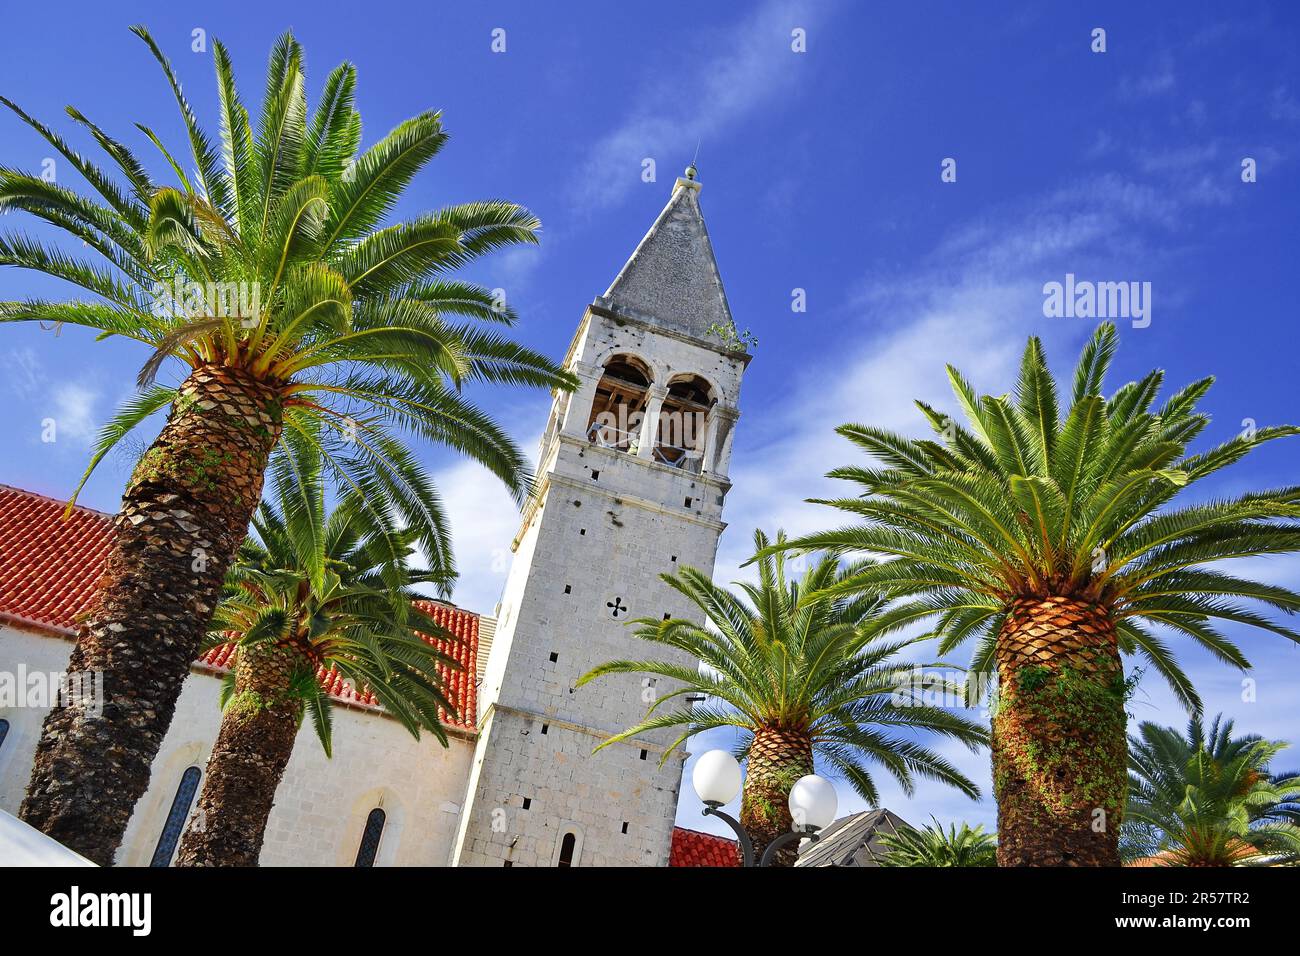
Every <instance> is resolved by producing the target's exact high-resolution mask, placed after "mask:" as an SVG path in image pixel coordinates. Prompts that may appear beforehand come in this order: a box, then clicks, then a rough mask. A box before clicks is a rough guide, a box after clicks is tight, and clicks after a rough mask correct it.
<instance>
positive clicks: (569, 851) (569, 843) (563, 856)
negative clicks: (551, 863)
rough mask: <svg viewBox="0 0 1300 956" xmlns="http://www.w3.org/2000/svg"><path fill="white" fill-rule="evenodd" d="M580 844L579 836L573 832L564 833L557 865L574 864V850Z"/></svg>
mask: <svg viewBox="0 0 1300 956" xmlns="http://www.w3.org/2000/svg"><path fill="white" fill-rule="evenodd" d="M577 845H578V838H577V836H575V835H574V834H572V833H566V834H564V839H563V840H562V841H561V842H560V859H559V862H557V863H556V864H555V865H556V866H573V851H574V848H576V847H577Z"/></svg>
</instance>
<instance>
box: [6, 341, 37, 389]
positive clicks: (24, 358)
mask: <svg viewBox="0 0 1300 956" xmlns="http://www.w3.org/2000/svg"><path fill="white" fill-rule="evenodd" d="M7 364H8V370H9V376H8V381H9V387H10V388H11V389H12V390H13V391H14V393H15V394H17V395H20V396H22V397H29V396H31V395H32V394H33V393H34V392H35V391H36V390H37V388H38V387H39V386H40V384H41V382H43V381H44V379H45V376H44V373H43V369H42V366H41V360H40V359H39V358H37V356H36V350H35V349H33V348H30V347H24V348H18V349H13V350H12V351H10V353H9V360H8V363H7Z"/></svg>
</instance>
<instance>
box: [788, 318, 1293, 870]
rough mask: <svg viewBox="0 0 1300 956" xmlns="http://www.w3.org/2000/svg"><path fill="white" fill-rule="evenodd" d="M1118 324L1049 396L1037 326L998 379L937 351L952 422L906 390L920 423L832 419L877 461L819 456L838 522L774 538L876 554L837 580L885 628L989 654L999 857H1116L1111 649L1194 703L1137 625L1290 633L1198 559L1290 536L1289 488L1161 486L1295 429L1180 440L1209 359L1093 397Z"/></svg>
mask: <svg viewBox="0 0 1300 956" xmlns="http://www.w3.org/2000/svg"><path fill="white" fill-rule="evenodd" d="M1116 343H1117V334H1116V332H1115V328H1114V326H1113V325H1111V324H1109V323H1107V324H1103V325H1101V326H1099V327H1098V329H1097V331H1096V333H1095V334H1094V335H1093V336H1092V338H1091V340H1090V341H1089V342H1088V344H1087V346H1086V347H1085V348H1084V350H1083V354H1082V358H1081V359H1080V361H1079V364H1078V367H1077V369H1076V371H1075V373H1074V382H1073V388H1072V393H1071V396H1070V404H1069V407H1068V409H1066V411H1065V413H1064V415H1063V416H1062V414H1061V413H1060V411H1059V406H1058V398H1057V390H1056V385H1055V383H1054V382H1053V380H1052V376H1051V373H1050V372H1049V371H1048V368H1047V363H1046V360H1045V359H1044V356H1043V349H1042V345H1041V343H1040V342H1039V340H1038V339H1037V338H1031V339H1030V340H1029V344H1028V346H1027V347H1026V349H1025V352H1024V358H1023V360H1022V363H1021V369H1020V380H1019V382H1018V384H1017V386H1016V392H1015V396H1014V397H1011V396H1007V395H1002V396H992V395H984V396H981V395H978V394H976V392H975V389H974V388H973V387H972V386H971V385H970V383H969V382H967V380H966V379H965V378H964V377H963V376H962V375H961V373H960V372H958V371H957V370H956V369H955V368H952V367H951V366H949V367H948V376H949V379H950V380H951V383H952V387H953V391H954V392H955V394H956V399H957V404H958V406H959V407H960V408H961V410H962V413H963V415H964V417H965V419H966V424H965V425H962V424H959V423H958V422H957V421H955V420H954V419H953V418H952V417H950V416H949V415H946V414H944V413H943V412H941V411H939V410H937V409H935V408H932V407H931V406H930V405H927V404H925V403H924V402H918V403H917V405H918V407H919V408H920V410H921V412H922V413H923V414H924V415H925V417H926V418H927V419H928V420H929V422H930V424H931V426H932V427H933V428H934V431H935V432H936V434H937V435H938V436H939V440H938V441H932V440H914V439H911V438H908V437H905V436H902V435H899V434H895V433H892V432H889V431H885V430H883V429H880V428H874V427H872V426H869V425H844V426H842V427H841V428H840V429H839V432H840V434H841V435H843V436H845V437H846V438H848V439H849V440H851V441H852V442H853V443H854V444H856V445H858V446H859V447H860V448H861V449H863V450H864V451H866V452H868V453H869V454H871V455H872V456H874V457H875V458H876V459H878V461H879V463H880V465H882V466H883V467H875V466H873V467H860V466H854V467H847V468H840V469H837V470H835V471H833V472H831V476H832V477H836V478H842V479H845V480H848V481H850V482H851V483H853V485H855V486H856V491H857V493H856V494H854V495H853V496H852V497H845V498H840V499H836V500H831V501H822V502H820V503H822V504H826V505H829V506H831V507H833V508H835V509H837V510H839V511H842V512H844V513H845V514H847V515H848V516H850V519H851V520H850V523H849V524H848V525H846V526H844V527H841V528H839V529H837V530H832V531H828V532H825V533H819V534H811V535H808V536H806V537H804V538H801V539H799V540H797V541H793V542H790V543H789V544H788V546H789V547H796V548H800V549H805V550H816V549H829V550H830V551H832V552H833V553H837V554H851V553H870V554H874V555H883V556H885V557H887V558H888V560H885V561H882V562H881V563H879V564H874V565H870V566H868V567H866V568H863V569H862V570H860V571H859V572H858V573H857V574H855V575H854V576H853V577H851V578H849V579H847V580H845V581H843V582H841V583H840V584H838V585H837V586H836V589H835V593H854V592H862V593H873V594H874V593H878V592H883V593H887V594H889V595H890V596H891V597H892V598H895V599H898V603H897V605H896V606H895V607H893V608H891V610H890V611H889V612H887V613H886V615H885V616H884V620H883V621H882V624H881V626H882V628H883V629H884V631H885V632H888V631H889V630H891V629H894V628H903V627H908V626H910V625H913V624H915V623H916V622H918V621H923V620H928V619H937V621H936V626H935V628H934V631H935V633H936V634H937V635H939V636H941V643H940V645H939V649H940V652H941V654H947V653H948V652H949V651H951V650H952V649H953V648H956V647H957V646H959V645H961V644H963V643H965V642H967V641H974V642H975V644H976V650H975V653H974V660H973V663H972V665H971V668H970V673H971V677H972V678H976V679H981V678H984V677H985V676H986V675H988V674H990V673H992V672H996V675H997V702H996V710H995V713H994V717H993V728H992V729H993V780H994V788H995V791H996V795H997V801H998V861H999V863H1000V865H1002V866H1034V865H1075V866H1095V865H1110V866H1115V865H1118V864H1119V850H1118V836H1119V822H1120V819H1121V817H1122V815H1123V810H1124V795H1125V789H1126V784H1127V780H1126V778H1125V774H1124V768H1125V749H1126V748H1125V730H1126V716H1125V711H1124V705H1125V698H1126V695H1127V694H1128V692H1129V691H1130V690H1131V684H1132V681H1131V680H1126V678H1125V676H1124V670H1123V665H1122V661H1121V655H1122V654H1133V655H1137V656H1138V657H1139V658H1141V659H1142V660H1144V661H1145V662H1147V663H1148V664H1149V665H1150V666H1151V667H1153V668H1154V669H1155V670H1157V671H1158V672H1159V673H1160V674H1162V675H1163V676H1164V678H1165V679H1166V680H1168V682H1169V683H1170V685H1171V686H1172V687H1173V689H1174V692H1175V693H1176V694H1177V695H1178V696H1179V697H1180V698H1181V700H1182V701H1183V702H1184V704H1185V705H1186V706H1188V708H1189V709H1192V710H1198V709H1199V706H1200V704H1199V700H1198V698H1197V695H1196V691H1195V690H1194V689H1193V687H1192V685H1191V682H1190V681H1189V680H1188V678H1187V676H1186V674H1184V673H1183V671H1182V669H1181V668H1180V667H1179V666H1178V664H1177V662H1176V661H1175V659H1174V656H1173V654H1172V652H1171V650H1170V648H1169V647H1168V645H1167V644H1166V643H1165V642H1164V641H1163V640H1162V638H1161V636H1160V635H1159V634H1157V633H1155V632H1154V631H1153V629H1152V625H1160V626H1162V627H1163V628H1164V629H1166V630H1168V631H1170V632H1172V633H1174V634H1176V635H1179V636H1182V637H1185V638H1190V639H1191V640H1192V641H1193V642H1194V643H1196V644H1197V645H1199V646H1201V647H1204V648H1206V649H1208V650H1209V651H1210V652H1211V653H1212V654H1214V655H1215V656H1216V657H1218V658H1219V659H1220V660H1223V661H1226V662H1228V663H1231V664H1235V665H1237V666H1238V667H1242V668H1245V667H1247V666H1248V663H1247V661H1246V658H1245V657H1244V656H1243V655H1242V653H1241V651H1240V650H1238V648H1237V647H1236V646H1235V645H1234V644H1233V643H1232V642H1231V641H1229V640H1228V639H1227V638H1225V637H1224V636H1223V634H1221V633H1220V632H1219V630H1218V629H1216V627H1215V624H1214V622H1216V621H1227V622H1230V623H1234V624H1248V625H1252V626H1254V627H1258V628H1261V629H1264V630H1268V631H1272V632H1274V633H1277V634H1281V635H1283V636H1285V637H1287V638H1290V639H1291V640H1293V641H1294V640H1300V635H1297V634H1296V632H1295V631H1293V630H1291V629H1289V628H1286V627H1283V626H1281V625H1279V624H1277V623H1275V622H1274V621H1272V620H1270V619H1269V618H1268V617H1266V616H1264V615H1263V614H1260V613H1258V612H1257V611H1255V610H1252V609H1250V608H1249V607H1246V606H1243V605H1242V604H1241V603H1239V600H1238V599H1249V600H1253V601H1257V602H1260V603H1261V604H1264V605H1268V606H1270V607H1272V608H1277V609H1280V610H1283V611H1285V612H1287V613H1288V614H1289V613H1293V612H1294V611H1295V610H1296V609H1297V608H1298V607H1300V595H1297V594H1296V593H1295V592H1293V591H1291V590H1288V589H1286V588H1282V587H1275V586H1271V585H1267V584H1261V583H1258V582H1255V581H1250V580H1246V579H1243V578H1241V577H1236V576H1233V575H1231V574H1229V573H1226V572H1224V571H1219V570H1215V569H1212V568H1210V567H1208V566H1207V565H1210V564H1212V563H1213V562H1215V561H1218V560H1220V559H1228V558H1238V557H1245V556H1249V555H1259V554H1279V553H1285V552H1291V551H1295V550H1297V549H1300V524H1296V523H1295V522H1294V520H1289V521H1288V520H1284V519H1294V518H1295V517H1296V516H1297V515H1298V514H1300V506H1297V504H1296V502H1297V500H1300V488H1297V487H1291V488H1283V489H1280V490H1276V491H1259V492H1252V493H1248V494H1243V495H1239V496H1237V497H1235V498H1228V499H1223V500H1208V499H1207V500H1202V501H1198V502H1195V503H1191V504H1186V505H1182V506H1175V507H1171V508H1166V507H1165V506H1166V505H1169V504H1170V502H1171V501H1173V499H1174V498H1175V497H1176V496H1177V495H1178V493H1179V492H1180V491H1182V490H1183V489H1185V488H1188V487H1190V486H1192V485H1194V484H1196V483H1198V482H1201V481H1204V480H1205V479H1207V478H1209V477H1210V476H1212V475H1214V474H1216V473H1218V472H1219V471H1220V470H1221V469H1223V468H1225V467H1227V466H1228V465H1230V464H1232V463H1233V462H1236V461H1238V460H1240V459H1241V458H1242V457H1243V456H1245V455H1246V454H1247V453H1248V452H1250V451H1251V450H1252V449H1253V448H1256V447H1257V446H1259V445H1261V444H1263V443H1264V442H1267V441H1271V440H1272V439H1275V438H1279V437H1282V436H1284V435H1294V434H1296V433H1297V429H1296V428H1293V427H1290V426H1276V427H1267V428H1260V429H1257V430H1250V431H1247V432H1244V433H1242V434H1240V435H1237V436H1236V437H1234V438H1232V439H1231V440H1229V441H1227V442H1224V443H1223V444H1221V445H1218V446H1217V447H1214V448H1211V449H1209V450H1208V451H1204V452H1200V453H1198V454H1189V453H1188V450H1187V449H1188V445H1189V443H1190V442H1191V441H1192V440H1193V439H1194V438H1195V437H1196V436H1197V435H1198V434H1200V432H1201V431H1202V430H1203V429H1204V428H1205V427H1206V425H1207V424H1208V423H1209V418H1208V416H1206V415H1205V414H1203V413H1200V412H1198V411H1197V410H1196V405H1197V402H1198V401H1200V399H1201V398H1202V397H1203V396H1204V395H1205V393H1206V391H1207V390H1208V389H1209V387H1210V385H1211V383H1212V381H1213V380H1212V379H1209V378H1206V379H1202V380H1201V381H1198V382H1194V383H1193V384H1191V385H1188V386H1187V387H1186V388H1183V389H1181V390H1180V391H1178V392H1176V393H1175V394H1174V395H1173V396H1172V397H1170V398H1169V399H1168V400H1167V401H1166V402H1164V404H1163V405H1161V406H1159V407H1158V408H1156V410H1155V411H1152V408H1153V403H1154V402H1155V400H1156V396H1157V393H1158V391H1159V389H1160V385H1161V382H1162V378H1163V373H1162V372H1160V371H1159V370H1156V371H1153V372H1151V373H1150V374H1148V375H1147V376H1145V377H1144V378H1143V379H1141V380H1140V381H1137V382H1130V383H1128V384H1126V385H1124V386H1123V387H1122V388H1120V389H1118V390H1117V391H1115V392H1114V393H1113V394H1111V395H1110V397H1108V398H1107V397H1104V396H1103V394H1102V381H1103V378H1104V376H1105V373H1106V370H1107V367H1108V366H1109V364H1110V361H1111V358H1112V356H1113V354H1114V351H1115V347H1116ZM971 683H972V681H970V680H968V686H969V685H970V684H971Z"/></svg>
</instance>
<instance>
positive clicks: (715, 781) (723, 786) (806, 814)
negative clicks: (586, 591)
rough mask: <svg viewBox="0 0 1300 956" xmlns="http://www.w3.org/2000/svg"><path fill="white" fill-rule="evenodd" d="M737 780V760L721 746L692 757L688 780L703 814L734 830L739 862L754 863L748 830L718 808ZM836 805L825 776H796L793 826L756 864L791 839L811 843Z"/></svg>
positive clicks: (829, 820) (736, 788)
mask: <svg viewBox="0 0 1300 956" xmlns="http://www.w3.org/2000/svg"><path fill="white" fill-rule="evenodd" d="M741 783H742V776H741V772H740V763H739V762H738V761H737V760H736V758H735V757H733V756H732V755H731V754H729V753H727V752H726V751H725V750H710V751H708V752H707V753H704V754H701V755H700V759H699V760H697V761H695V769H694V770H692V771H691V784H692V785H693V786H694V787H695V793H696V794H697V795H698V796H699V798H700V800H701V801H703V803H704V815H705V816H706V817H717V818H718V819H719V820H723V821H724V822H726V824H727V825H728V826H730V827H731V829H733V830H735V831H736V839H737V840H739V841H740V852H741V856H742V857H743V859H744V864H743V865H744V866H754V865H755V864H754V844H753V843H752V842H751V841H750V839H749V834H748V833H746V832H745V828H744V827H742V826H741V825H740V821H739V820H737V819H736V818H735V817H733V816H731V815H730V814H728V813H723V812H722V807H724V806H726V805H727V804H728V803H730V802H731V801H732V800H735V799H736V796H737V795H738V794H739V793H740V787H741ZM838 807H839V800H838V798H837V797H836V796H835V788H834V787H833V786H831V783H830V781H829V780H826V779H824V778H822V777H819V776H817V775H816V774H815V773H810V774H808V775H807V776H804V777H800V778H799V779H798V780H797V781H795V785H794V786H793V787H791V788H790V816H792V817H793V818H794V821H795V825H794V829H793V830H791V831H790V832H789V833H783V834H781V835H780V836H779V837H777V838H776V839H775V840H773V841H772V842H771V843H769V844H768V846H767V849H766V850H764V851H763V858H762V860H760V861H759V863H758V865H759V866H771V865H772V860H774V859H775V858H776V851H777V850H779V849H781V847H783V846H785V845H786V844H787V843H789V842H791V841H792V840H808V841H810V842H814V843H815V842H816V841H817V840H818V839H819V837H818V833H817V831H818V830H822V829H824V828H826V827H828V826H830V825H831V823H832V822H834V820H835V811H836V810H837V809H838Z"/></svg>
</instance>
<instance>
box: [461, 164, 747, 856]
mask: <svg viewBox="0 0 1300 956" xmlns="http://www.w3.org/2000/svg"><path fill="white" fill-rule="evenodd" d="M699 193H700V183H699V182H698V181H696V178H695V167H694V166H691V167H689V168H688V169H687V171H686V175H685V176H684V177H683V178H679V179H678V180H677V181H676V184H675V185H674V187H673V191H672V195H671V197H670V198H669V200H668V204H667V205H666V206H665V207H664V209H663V211H662V212H661V213H660V214H659V216H658V218H657V219H656V220H655V222H654V225H652V226H651V227H650V231H649V232H647V233H646V235H645V237H644V238H643V239H642V240H641V242H640V243H639V244H638V245H637V247H636V250H635V251H634V252H633V253H632V256H631V258H630V259H628V261H627V264H626V265H624V266H623V268H622V270H621V271H620V272H619V274H618V276H617V277H616V278H615V279H614V282H613V284H612V285H611V286H610V287H609V289H608V291H606V293H605V294H604V295H603V296H599V297H597V298H596V300H595V301H594V302H593V303H592V304H591V305H589V306H588V307H587V309H586V311H585V312H584V314H583V316H582V321H581V322H580V323H579V325H578V331H577V334H576V335H575V336H574V339H573V343H572V345H571V346H570V349H569V354H568V357H567V359H566V367H567V368H568V369H569V370H570V371H572V372H574V373H575V374H576V376H577V377H578V379H579V382H580V385H579V387H578V389H577V390H576V391H575V392H573V393H572V394H559V395H557V396H556V398H555V402H554V404H553V405H552V408H551V415H550V420H549V423H548V425H547V428H546V431H545V433H544V435H543V438H542V444H541V451H540V457H539V464H538V477H537V489H536V492H535V494H534V496H533V498H532V500H531V501H530V502H529V504H528V506H527V508H526V509H525V512H524V516H523V522H522V525H521V527H520V529H519V532H518V534H517V535H516V536H515V540H514V542H513V544H512V550H513V551H514V557H513V560H512V563H511V568H510V572H509V576H508V578H507V581H506V587H505V591H504V593H503V596H502V601H501V605H500V610H499V612H498V625H497V635H496V639H495V641H494V643H493V646H492V650H491V653H490V655H489V658H488V663H487V669H486V673H485V675H484V679H483V685H482V689H481V692H480V695H479V700H480V702H481V714H480V719H479V728H480V730H479V738H478V744H477V749H476V751H475V755H474V763H473V766H472V769H471V772H470V779H469V785H468V789H467V792H466V796H465V802H464V806H463V808H462V810H461V817H460V824H459V829H458V831H457V834H456V839H455V841H454V844H453V848H452V857H451V862H452V863H453V864H454V865H460V866H507V865H509V866H663V865H666V864H667V862H668V850H669V844H670V842H671V839H672V830H673V819H674V816H675V813H676V809H677V793H678V789H679V787H680V785H681V778H682V764H683V761H684V760H685V756H684V754H683V753H682V752H681V751H680V750H679V751H677V752H675V753H674V754H673V756H672V757H670V758H669V759H668V761H667V762H665V763H664V765H663V766H662V767H661V766H660V765H659V762H660V759H661V757H662V756H663V753H664V751H665V750H666V749H667V747H668V745H669V744H671V742H672V740H673V739H674V738H675V734H672V733H669V732H667V731H657V732H654V733H650V734H646V735H644V736H643V737H639V738H637V739H635V740H629V741H625V742H623V743H621V744H617V745H614V746H611V747H608V748H606V749H604V750H602V751H600V753H596V754H593V753H592V751H593V749H594V748H595V747H596V746H597V745H599V744H600V743H602V742H604V741H605V740H607V739H608V738H609V737H611V736H613V735H614V734H616V733H619V732H621V731H622V730H624V729H626V728H627V727H629V726H631V725H632V724H633V723H635V722H637V721H639V720H640V719H641V718H642V717H644V715H645V713H646V710H647V707H648V705H649V702H650V701H652V700H654V699H655V698H657V697H659V696H661V695H663V694H664V693H665V692H667V691H668V690H670V689H673V688H670V687H669V686H668V683H667V682H666V681H664V680H663V679H659V680H658V682H657V684H656V683H654V681H653V680H652V679H649V678H643V677H640V676H638V675H613V676H610V677H606V678H602V679H601V680H599V681H595V682H593V683H592V684H588V685H587V686H585V687H582V688H578V689H575V687H574V684H575V683H576V682H577V679H578V678H579V677H580V676H581V675H582V674H584V673H586V672H587V671H588V670H590V669H591V668H592V667H595V666H596V665H598V664H601V663H604V662H605V661H608V660H613V659H616V658H640V657H649V656H651V655H652V654H653V656H664V651H663V650H662V649H659V648H653V647H651V646H650V645H648V644H645V642H643V641H641V640H639V639H638V638H636V637H635V636H634V634H633V629H632V628H630V627H628V626H627V622H628V621H629V620H632V619H634V618H641V617H650V618H661V617H669V616H672V617H689V616H693V608H692V607H691V606H689V605H688V602H686V601H685V599H684V598H682V597H681V596H680V595H678V594H677V592H675V591H673V590H672V589H671V588H669V587H668V585H666V584H665V583H664V582H663V581H661V580H660V579H659V575H660V574H662V573H664V572H669V571H676V570H677V569H679V568H681V567H684V566H693V567H696V568H699V569H701V570H703V571H707V572H712V570H713V562H714V557H715V555H716V552H717V545H718V536H719V535H720V534H721V533H722V530H723V528H724V527H725V525H724V524H723V522H722V507H723V502H724V500H725V498H726V496H727V492H728V491H729V490H730V488H731V483H730V481H729V480H728V478H727V465H728V462H729V460H730V457H731V446H732V440H733V436H734V432H735V424H736V419H737V418H738V417H739V411H738V409H737V402H738V398H739V393H740V379H741V376H742V374H743V372H744V369H745V366H746V365H747V364H748V362H749V359H750V356H749V355H747V354H746V353H745V352H744V350H743V348H742V347H741V346H740V344H739V343H738V342H737V340H736V337H735V326H734V324H733V322H732V317H731V310H730V308H729V306H728V305H727V297H726V293H725V292H724V291H723V288H722V281H721V279H720V277H719V275H718V267H717V263H716V262H715V260H714V257H713V248H712V246H711V244H710V242H709V235H708V231H707V230H706V229H705V226H704V219H703V217H702V215H701V213H700V202H699ZM682 663H694V662H693V661H691V660H690V659H689V658H688V657H686V656H685V655H682Z"/></svg>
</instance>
